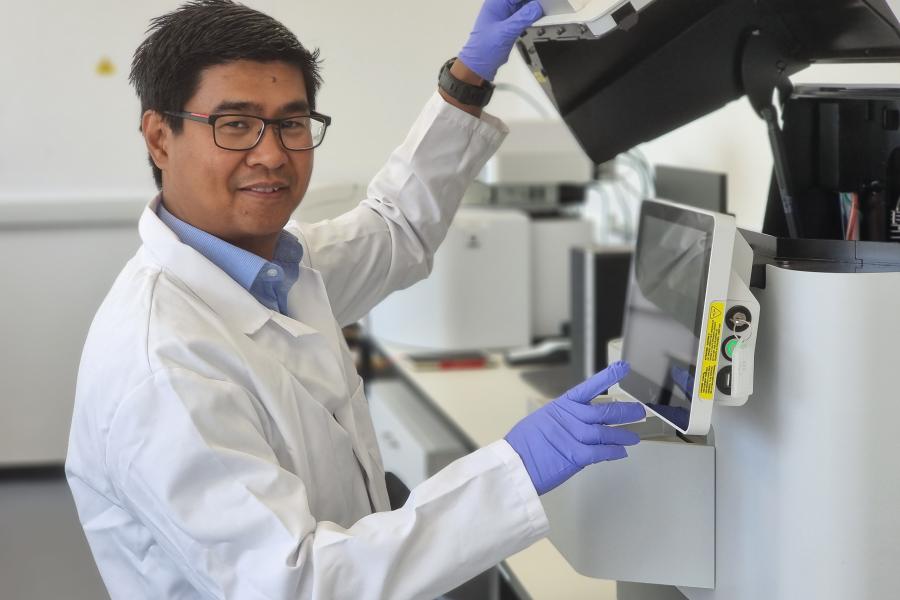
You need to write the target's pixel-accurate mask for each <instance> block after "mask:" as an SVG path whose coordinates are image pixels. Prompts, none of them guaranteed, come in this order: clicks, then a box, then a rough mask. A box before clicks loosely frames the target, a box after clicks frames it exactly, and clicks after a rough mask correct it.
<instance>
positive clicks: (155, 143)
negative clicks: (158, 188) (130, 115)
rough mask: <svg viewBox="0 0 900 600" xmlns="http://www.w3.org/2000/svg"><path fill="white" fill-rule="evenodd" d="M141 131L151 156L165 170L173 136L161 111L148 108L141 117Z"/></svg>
mask: <svg viewBox="0 0 900 600" xmlns="http://www.w3.org/2000/svg"><path fill="white" fill-rule="evenodd" d="M141 133H143V134H144V143H146V144H147V152H149V153H150V158H151V159H152V160H153V162H154V164H156V166H157V167H159V168H160V169H161V170H163V171H165V170H166V166H167V165H168V163H169V140H170V139H171V137H172V129H171V128H170V127H169V124H168V123H166V120H165V119H164V118H163V116H162V115H161V114H160V113H158V112H156V111H155V110H147V111H145V112H144V114H143V116H142V117H141Z"/></svg>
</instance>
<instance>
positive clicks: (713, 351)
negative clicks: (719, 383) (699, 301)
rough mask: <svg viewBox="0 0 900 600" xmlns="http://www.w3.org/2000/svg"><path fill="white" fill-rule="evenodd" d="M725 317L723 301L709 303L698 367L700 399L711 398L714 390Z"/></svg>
mask: <svg viewBox="0 0 900 600" xmlns="http://www.w3.org/2000/svg"><path fill="white" fill-rule="evenodd" d="M724 319H725V303H724V302H713V303H711V304H710V305H709V319H707V324H706V342H705V343H704V345H703V365H702V366H701V368H700V399H701V400H712V399H713V394H714V393H715V391H716V372H717V371H718V368H719V340H720V339H721V338H722V321H723V320H724Z"/></svg>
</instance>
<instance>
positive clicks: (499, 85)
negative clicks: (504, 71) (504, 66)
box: [494, 83, 553, 119]
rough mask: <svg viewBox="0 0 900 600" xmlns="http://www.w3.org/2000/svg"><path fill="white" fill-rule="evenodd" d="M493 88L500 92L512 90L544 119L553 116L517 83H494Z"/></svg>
mask: <svg viewBox="0 0 900 600" xmlns="http://www.w3.org/2000/svg"><path fill="white" fill-rule="evenodd" d="M494 90H499V91H501V92H512V93H514V94H515V95H517V96H518V97H519V98H521V99H522V100H524V101H525V102H526V103H527V104H528V105H529V106H531V108H533V109H534V110H535V111H537V113H538V114H539V115H540V116H541V117H542V118H544V119H552V118H553V115H552V114H550V111H548V110H547V109H546V108H544V107H543V106H542V105H541V103H540V102H538V101H537V99H536V98H535V97H534V96H532V95H531V94H529V93H528V92H526V91H525V90H523V89H522V88H520V87H519V86H517V85H514V84H512V83H495V84H494Z"/></svg>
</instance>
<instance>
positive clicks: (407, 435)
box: [366, 379, 466, 488]
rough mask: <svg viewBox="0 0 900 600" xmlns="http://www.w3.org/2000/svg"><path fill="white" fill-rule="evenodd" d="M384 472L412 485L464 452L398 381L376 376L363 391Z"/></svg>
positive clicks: (445, 429) (413, 395)
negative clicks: (370, 414)
mask: <svg viewBox="0 0 900 600" xmlns="http://www.w3.org/2000/svg"><path fill="white" fill-rule="evenodd" d="M366 397H367V398H368V400H369V409H370V410H371V412H372V423H373V424H374V426H375V435H376V436H377V437H378V447H379V448H380V449H381V456H382V459H383V461H384V468H385V470H386V471H390V472H392V473H394V475H396V476H397V477H399V478H400V480H401V481H402V482H403V483H405V484H406V486H407V487H409V488H412V487H415V486H417V485H419V484H420V483H422V482H423V481H425V480H426V479H428V478H429V477H430V476H432V475H434V474H435V473H437V472H438V471H440V470H441V469H443V468H444V467H446V466H447V465H449V464H450V463H451V462H453V461H454V460H456V459H457V458H460V457H462V456H463V455H464V454H466V449H465V447H464V446H463V444H462V442H460V441H459V439H457V437H456V436H455V435H454V434H453V433H452V432H451V431H450V429H449V428H448V427H447V425H446V424H445V423H444V422H443V421H441V420H440V418H439V417H438V416H437V415H435V414H434V412H432V411H431V410H429V409H428V408H427V407H426V406H425V405H424V404H423V402H422V400H421V399H420V398H418V397H417V396H416V395H415V392H414V391H413V390H412V389H410V387H409V386H408V385H407V384H405V383H404V382H402V381H400V380H390V379H376V380H375V381H373V382H371V383H370V384H369V385H368V387H367V390H366Z"/></svg>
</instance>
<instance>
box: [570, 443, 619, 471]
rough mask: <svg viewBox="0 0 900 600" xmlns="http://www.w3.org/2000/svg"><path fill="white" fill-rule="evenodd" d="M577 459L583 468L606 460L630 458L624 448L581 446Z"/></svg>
mask: <svg viewBox="0 0 900 600" xmlns="http://www.w3.org/2000/svg"><path fill="white" fill-rule="evenodd" d="M574 454H575V456H574V457H573V458H575V460H576V461H578V464H579V465H580V466H582V467H586V466H587V465H593V464H596V463H598V462H603V461H606V460H619V459H620V458H625V457H626V456H628V452H627V451H626V450H625V448H623V447H622V446H602V445H598V446H580V447H579V448H578V449H577V450H576V451H575V453H574Z"/></svg>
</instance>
